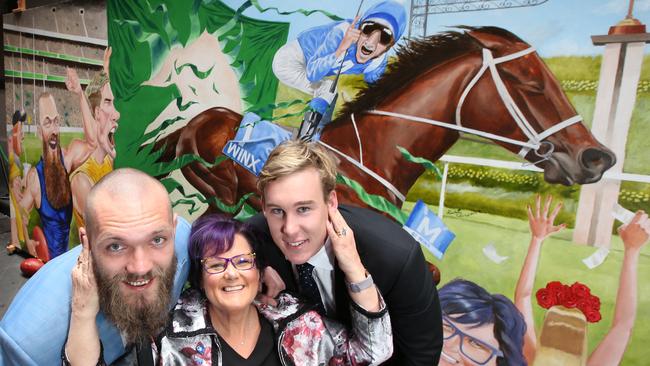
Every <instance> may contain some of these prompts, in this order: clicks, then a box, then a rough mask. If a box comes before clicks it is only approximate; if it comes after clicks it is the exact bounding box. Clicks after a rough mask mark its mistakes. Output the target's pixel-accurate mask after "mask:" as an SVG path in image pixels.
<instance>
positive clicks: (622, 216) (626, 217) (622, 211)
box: [612, 202, 634, 224]
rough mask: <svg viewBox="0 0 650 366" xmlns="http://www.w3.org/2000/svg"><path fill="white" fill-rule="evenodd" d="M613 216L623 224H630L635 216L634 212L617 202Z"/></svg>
mask: <svg viewBox="0 0 650 366" xmlns="http://www.w3.org/2000/svg"><path fill="white" fill-rule="evenodd" d="M612 216H614V218H615V219H616V220H618V221H620V222H622V223H623V224H628V223H629V222H630V221H632V219H633V218H634V212H632V211H630V210H628V209H626V208H625V207H623V206H621V205H619V204H618V202H617V203H615V204H614V210H613V211H612Z"/></svg>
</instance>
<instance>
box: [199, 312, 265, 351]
mask: <svg viewBox="0 0 650 366" xmlns="http://www.w3.org/2000/svg"><path fill="white" fill-rule="evenodd" d="M251 312H252V313H253V314H250V313H249V314H248V316H247V317H246V320H245V322H246V323H247V324H246V325H245V327H244V329H247V331H245V332H243V333H242V334H241V336H240V337H239V340H236V339H233V334H232V332H230V331H229V330H230V329H229V328H230V327H228V326H226V325H225V324H223V323H222V322H220V321H219V318H218V314H217V313H216V312H215V314H214V316H212V314H211V320H212V324H213V326H214V328H215V330H216V331H217V334H219V335H220V336H221V338H223V339H224V340H225V341H226V342H227V343H228V344H238V345H239V346H242V347H243V346H244V345H245V344H246V341H247V340H249V339H257V338H258V337H257V336H255V335H257V334H259V332H260V331H261V328H262V326H261V324H260V323H259V317H258V316H257V311H256V310H254V308H253V310H251ZM210 313H212V311H211V312H210ZM226 330H228V331H227V332H226ZM248 330H250V331H248ZM247 336H248V337H247ZM233 341H234V342H233Z"/></svg>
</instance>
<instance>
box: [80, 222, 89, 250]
mask: <svg viewBox="0 0 650 366" xmlns="http://www.w3.org/2000/svg"><path fill="white" fill-rule="evenodd" d="M79 240H81V245H83V247H84V248H86V249H88V250H90V241H89V240H88V233H87V232H86V228H85V227H80V228H79Z"/></svg>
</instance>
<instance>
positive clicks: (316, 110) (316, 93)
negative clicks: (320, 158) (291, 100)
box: [273, 0, 407, 139]
mask: <svg viewBox="0 0 650 366" xmlns="http://www.w3.org/2000/svg"><path fill="white" fill-rule="evenodd" d="M406 23H407V17H406V10H405V9H404V5H402V4H400V3H398V2H396V1H393V0H386V1H381V2H378V3H377V4H375V5H373V6H372V7H370V8H369V9H368V10H366V11H365V12H364V14H363V15H362V16H357V17H356V18H355V19H354V20H352V19H349V20H344V21H338V22H332V23H328V24H324V25H319V26H316V27H313V28H309V29H307V30H305V31H303V32H302V33H300V34H299V35H298V38H297V39H296V40H293V41H291V42H288V43H287V44H286V45H284V46H282V47H281V48H280V49H279V50H278V51H277V52H276V54H275V56H274V57H273V73H274V74H275V76H276V77H277V78H278V79H279V80H280V81H281V82H283V83H284V84H286V85H288V86H290V87H292V88H296V89H298V90H300V91H303V92H305V93H307V94H309V95H312V96H313V97H314V99H312V100H311V101H310V102H309V106H310V107H311V110H310V111H308V112H307V113H306V114H305V119H304V122H303V124H302V126H301V128H300V131H299V134H300V136H301V137H304V136H305V135H307V136H308V138H307V139H309V138H310V137H311V135H313V133H314V132H315V128H316V127H317V126H318V123H319V122H320V120H321V118H322V116H323V115H324V114H325V113H326V112H327V109H328V108H329V105H330V104H331V103H332V101H333V99H334V96H335V95H336V93H335V92H332V91H331V89H332V84H333V82H334V80H332V79H326V77H328V76H335V75H337V74H338V72H339V69H340V70H341V74H354V75H363V78H364V80H365V81H366V82H367V83H373V82H375V81H377V79H379V78H380V77H381V76H382V75H383V73H384V71H385V69H386V65H387V63H388V55H387V54H386V52H387V51H388V50H389V49H390V48H391V47H393V46H394V45H395V43H396V42H397V41H398V40H399V39H400V37H401V36H402V34H404V30H405V29H406Z"/></svg>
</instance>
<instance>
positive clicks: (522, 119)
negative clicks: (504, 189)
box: [318, 47, 582, 202]
mask: <svg viewBox="0 0 650 366" xmlns="http://www.w3.org/2000/svg"><path fill="white" fill-rule="evenodd" d="M533 52H535V48H534V47H529V48H526V49H524V50H521V51H518V52H515V53H512V54H509V55H506V56H502V57H497V58H494V57H493V56H492V52H491V51H490V50H489V49H487V48H483V49H482V53H483V64H482V65H481V68H480V69H479V70H478V72H477V73H476V75H474V77H473V78H472V80H471V81H470V82H469V83H468V84H467V86H466V87H465V89H464V90H463V93H462V94H461V96H460V99H459V100H458V105H457V106H456V124H455V125H452V124H450V123H446V122H440V121H436V120H433V119H429V118H422V117H417V116H412V115H408V114H402V113H395V112H388V111H381V110H377V109H373V110H369V111H366V112H365V113H368V114H376V115H381V116H388V117H396V118H401V119H406V120H409V121H413V122H421V123H426V124H430V125H434V126H438V127H442V128H447V129H452V130H456V131H459V132H464V133H468V134H472V135H476V136H480V137H484V138H488V139H490V140H495V141H501V142H505V143H507V144H511V145H516V146H521V150H520V151H519V153H518V155H519V156H521V157H522V158H523V157H525V156H526V155H527V154H528V152H529V151H530V150H533V151H534V152H535V154H536V155H537V156H539V157H541V158H542V159H541V160H539V161H536V162H534V163H532V164H537V163H540V162H542V161H544V160H548V159H549V158H550V157H551V154H552V153H553V151H554V150H555V145H554V144H553V143H552V142H550V141H545V139H546V138H547V137H549V136H551V135H553V134H554V133H556V132H558V131H561V130H563V129H565V128H567V127H569V126H571V125H573V124H575V123H578V122H580V121H582V117H581V116H580V115H575V116H573V117H570V118H567V119H565V120H564V121H562V122H560V123H558V124H555V125H553V126H551V127H550V128H548V129H546V130H544V131H542V132H540V133H537V132H536V131H535V129H534V128H533V127H532V126H531V125H530V123H529V122H528V120H527V119H526V116H525V115H524V114H523V113H522V112H521V110H520V109H519V107H518V106H517V103H515V101H514V100H513V99H512V96H510V93H509V92H508V89H507V88H506V86H505V84H504V82H503V80H502V79H501V76H500V75H499V71H498V70H497V68H496V65H498V64H501V63H504V62H508V61H512V60H515V59H517V58H520V57H523V56H525V55H527V54H529V53H533ZM488 69H489V70H490V75H491V76H492V80H493V81H494V85H495V86H496V89H497V92H498V93H499V97H500V98H501V101H502V102H503V104H504V105H505V107H506V109H507V110H508V113H510V116H512V118H513V120H514V121H515V123H517V126H519V128H520V129H521V131H522V132H523V133H524V135H525V136H526V137H527V138H528V141H527V142H523V141H519V140H515V139H511V138H508V137H504V136H500V135H495V134H493V133H489V132H485V131H480V130H476V129H473V128H467V127H463V125H462V123H461V110H462V108H463V104H464V102H465V98H467V95H468V94H469V93H470V91H472V88H473V87H474V86H475V85H476V83H478V81H479V79H480V78H481V77H482V76H483V74H485V71H486V70H488ZM351 119H352V125H353V126H354V130H355V133H356V136H357V141H358V143H359V158H360V161H356V160H355V159H353V158H351V157H349V156H347V155H346V154H344V153H342V152H341V151H339V150H337V149H335V148H333V147H332V146H330V145H328V144H326V143H324V142H322V141H318V142H319V143H321V144H322V145H324V146H325V147H327V148H329V149H330V150H332V151H334V152H336V153H338V154H339V155H342V156H343V157H345V158H346V159H347V160H348V161H350V162H351V163H352V164H354V165H355V166H357V167H358V168H360V169H361V170H363V171H364V172H366V173H367V174H369V175H371V176H372V177H373V178H375V179H376V180H378V181H379V182H380V183H382V184H383V185H384V186H385V187H386V188H387V189H388V190H390V191H391V192H392V193H393V194H394V195H395V196H396V197H397V198H399V199H400V200H401V201H402V202H403V201H404V200H405V197H404V195H403V194H401V192H399V190H397V188H395V186H393V185H392V184H390V182H388V181H387V180H386V179H384V178H383V177H381V176H379V175H378V174H377V173H375V172H373V171H372V170H370V169H368V168H366V167H365V166H364V165H363V148H362V144H361V139H360V137H359V132H358V129H357V125H356V121H355V119H354V114H351ZM543 146H546V147H547V151H545V152H541V151H540V150H541V148H542V147H543Z"/></svg>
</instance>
